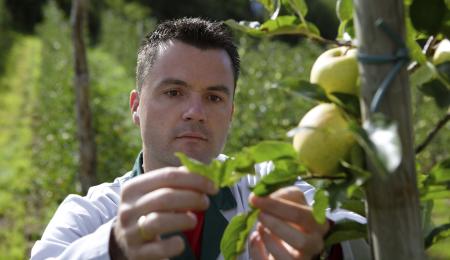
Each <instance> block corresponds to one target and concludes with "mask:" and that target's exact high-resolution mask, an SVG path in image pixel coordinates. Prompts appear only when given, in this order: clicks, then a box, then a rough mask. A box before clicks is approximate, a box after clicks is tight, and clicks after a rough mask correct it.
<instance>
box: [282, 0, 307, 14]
mask: <svg viewBox="0 0 450 260" xmlns="http://www.w3.org/2000/svg"><path fill="white" fill-rule="evenodd" d="M283 3H284V4H287V5H289V6H290V7H291V8H292V9H293V10H294V11H295V12H296V13H298V14H299V15H301V16H303V17H305V16H306V14H307V13H308V6H307V5H306V2H305V1H304V0H283Z"/></svg>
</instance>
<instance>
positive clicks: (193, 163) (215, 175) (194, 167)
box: [175, 153, 220, 187]
mask: <svg viewBox="0 0 450 260" xmlns="http://www.w3.org/2000/svg"><path fill="white" fill-rule="evenodd" d="M175 155H176V156H177V157H178V158H179V159H180V161H181V163H182V164H183V165H184V166H186V167H187V168H188V170H189V171H190V172H192V173H195V174H198V175H200V176H203V177H206V178H208V179H210V180H211V181H212V182H214V184H215V185H216V186H217V187H220V168H218V167H217V164H210V165H206V164H203V163H202V162H199V161H197V160H195V159H192V158H189V157H187V156H186V155H185V154H183V153H175Z"/></svg>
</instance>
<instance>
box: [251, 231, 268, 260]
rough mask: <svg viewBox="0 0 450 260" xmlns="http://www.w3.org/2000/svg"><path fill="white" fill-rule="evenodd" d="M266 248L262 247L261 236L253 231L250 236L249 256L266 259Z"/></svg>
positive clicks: (254, 259)
mask: <svg viewBox="0 0 450 260" xmlns="http://www.w3.org/2000/svg"><path fill="white" fill-rule="evenodd" d="M266 256H267V250H266V248H265V247H264V244H263V241H262V238H261V236H260V235H259V233H258V232H256V231H255V232H253V233H252V235H251V236H250V258H251V259H253V260H266V259H267V257H266Z"/></svg>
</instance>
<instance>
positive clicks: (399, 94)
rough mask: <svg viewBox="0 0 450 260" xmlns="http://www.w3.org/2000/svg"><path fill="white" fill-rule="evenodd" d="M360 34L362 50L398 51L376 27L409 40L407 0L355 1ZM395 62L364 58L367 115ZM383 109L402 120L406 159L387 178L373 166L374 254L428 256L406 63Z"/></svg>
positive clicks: (371, 226)
mask: <svg viewBox="0 0 450 260" xmlns="http://www.w3.org/2000/svg"><path fill="white" fill-rule="evenodd" d="M353 2H354V18H355V29H356V36H357V37H356V38H357V39H358V48H359V51H360V53H364V54H368V55H394V54H395V52H396V50H397V48H398V47H397V46H396V45H395V43H394V42H393V41H392V40H391V39H390V38H389V37H388V36H387V35H386V34H385V33H384V32H383V31H382V30H380V28H378V27H376V26H375V21H376V20H377V19H380V18H381V19H383V20H384V22H385V23H386V24H387V25H388V26H389V27H390V28H391V29H392V31H393V32H394V33H395V34H398V35H399V37H400V38H401V39H405V18H404V6H403V0H378V1H368V0H353ZM393 66H394V63H386V64H367V63H360V64H359V70H360V75H361V86H362V89H361V97H362V111H363V120H368V119H369V118H371V116H372V112H371V111H370V110H369V107H370V104H371V102H372V99H373V96H374V94H375V92H376V90H377V89H378V86H379V85H380V83H381V82H382V81H383V79H384V78H385V77H386V75H387V74H388V72H389V71H390V70H391V69H392V68H393ZM378 112H380V113H383V114H384V115H385V116H386V117H387V118H389V119H391V120H394V121H395V122H397V124H398V131H399V135H400V139H401V143H402V162H401V165H400V166H399V168H398V169H397V170H396V171H395V172H394V173H392V174H389V176H387V177H386V178H382V177H381V176H380V174H378V173H377V171H376V169H375V167H374V166H373V165H371V164H370V162H369V165H368V169H369V171H371V172H372V173H373V177H372V178H371V179H370V181H369V182H368V184H367V187H366V194H367V203H368V214H367V216H368V225H369V240H370V243H371V248H372V254H373V258H374V259H383V260H386V259H395V260H398V259H408V260H413V259H424V258H425V253H424V242H423V235H422V228H421V222H420V209H419V198H418V190H417V183H416V182H417V180H416V173H415V160H414V148H413V146H414V145H413V142H414V140H413V138H414V137H413V130H412V129H413V128H412V118H411V97H410V89H409V82H408V75H407V71H406V68H405V67H403V68H402V69H401V70H400V72H399V73H398V74H397V76H396V77H395V79H394V80H393V82H392V83H391V85H390V87H389V89H388V91H387V93H386V95H385V97H384V99H383V100H382V101H381V103H380V107H379V110H378Z"/></svg>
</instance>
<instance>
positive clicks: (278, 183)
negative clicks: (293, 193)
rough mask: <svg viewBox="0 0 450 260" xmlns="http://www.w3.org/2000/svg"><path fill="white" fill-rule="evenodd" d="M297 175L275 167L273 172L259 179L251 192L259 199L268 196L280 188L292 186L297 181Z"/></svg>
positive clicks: (294, 172)
mask: <svg viewBox="0 0 450 260" xmlns="http://www.w3.org/2000/svg"><path fill="white" fill-rule="evenodd" d="M298 175H299V173H298V172H296V171H285V170H282V169H278V168H277V167H275V169H274V170H273V171H271V172H270V173H269V174H267V175H265V176H264V177H262V178H261V180H260V181H259V182H258V183H257V184H256V185H255V187H253V189H252V192H253V193H254V194H255V195H256V196H260V197H261V196H266V195H269V194H270V193H272V192H274V191H276V190H278V189H280V188H282V187H287V186H290V185H293V184H294V183H295V182H296V181H297V180H298Z"/></svg>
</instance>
